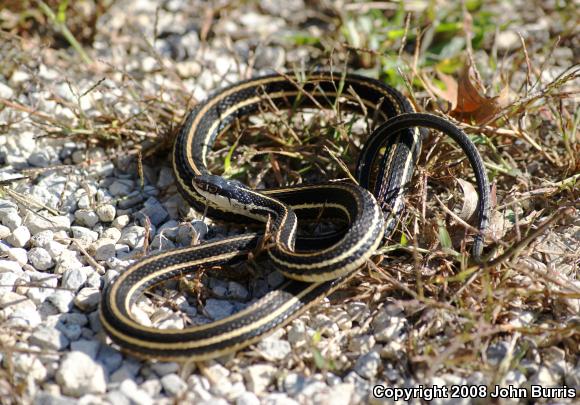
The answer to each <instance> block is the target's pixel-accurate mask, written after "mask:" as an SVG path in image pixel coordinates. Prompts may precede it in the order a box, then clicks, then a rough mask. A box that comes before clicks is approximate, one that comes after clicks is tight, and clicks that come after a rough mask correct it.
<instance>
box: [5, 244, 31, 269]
mask: <svg viewBox="0 0 580 405" xmlns="http://www.w3.org/2000/svg"><path fill="white" fill-rule="evenodd" d="M7 253H8V257H9V258H11V259H12V260H15V261H16V262H18V264H19V265H21V266H24V265H25V264H26V263H28V252H27V251H26V249H22V248H10V249H8V252H7Z"/></svg>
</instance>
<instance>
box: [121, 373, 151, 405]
mask: <svg viewBox="0 0 580 405" xmlns="http://www.w3.org/2000/svg"><path fill="white" fill-rule="evenodd" d="M119 391H121V392H122V393H123V395H125V396H126V397H127V398H129V399H130V400H131V401H132V403H134V404H139V405H152V404H153V399H152V398H151V396H149V394H148V393H147V392H146V391H145V390H142V389H140V388H139V387H138V386H137V384H135V382H134V381H133V380H129V379H127V380H125V381H123V382H122V383H121V385H119Z"/></svg>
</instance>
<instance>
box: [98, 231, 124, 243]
mask: <svg viewBox="0 0 580 405" xmlns="http://www.w3.org/2000/svg"><path fill="white" fill-rule="evenodd" d="M120 238H121V231H120V230H118V229H117V228H108V229H106V230H105V231H104V232H103V234H102V235H101V239H111V240H114V241H115V243H116V242H118V241H119V239H120Z"/></svg>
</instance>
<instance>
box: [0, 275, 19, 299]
mask: <svg viewBox="0 0 580 405" xmlns="http://www.w3.org/2000/svg"><path fill="white" fill-rule="evenodd" d="M21 272H22V271H21ZM18 276H19V274H17V273H13V272H7V271H5V272H1V273H0V294H5V293H7V292H11V291H12V290H13V289H14V283H15V282H16V280H18Z"/></svg>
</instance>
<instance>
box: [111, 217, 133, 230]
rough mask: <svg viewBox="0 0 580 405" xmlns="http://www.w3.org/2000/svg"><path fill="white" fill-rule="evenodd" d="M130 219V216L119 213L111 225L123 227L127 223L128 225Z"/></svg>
mask: <svg viewBox="0 0 580 405" xmlns="http://www.w3.org/2000/svg"><path fill="white" fill-rule="evenodd" d="M130 221H131V218H129V215H119V216H118V217H117V218H115V219H114V220H113V223H112V224H111V225H112V226H114V227H115V228H117V229H123V228H125V227H126V226H127V225H129V222H130Z"/></svg>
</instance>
